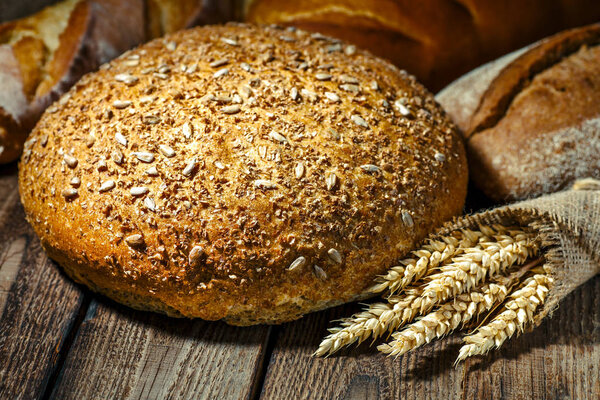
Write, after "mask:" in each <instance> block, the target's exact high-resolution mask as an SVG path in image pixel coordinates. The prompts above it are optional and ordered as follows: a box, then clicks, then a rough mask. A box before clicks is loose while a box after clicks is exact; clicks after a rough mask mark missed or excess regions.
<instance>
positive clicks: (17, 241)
mask: <svg viewBox="0 0 600 400" xmlns="http://www.w3.org/2000/svg"><path fill="white" fill-rule="evenodd" d="M3 168H4V169H3V170H2V172H1V173H0V175H1V176H0V227H1V228H0V398H2V399H19V398H39V397H40V396H41V395H42V394H43V393H44V390H45V388H46V384H47V382H48V379H49V377H50V376H51V374H52V372H53V371H54V369H55V367H56V362H57V359H58V354H59V351H60V349H61V346H62V344H63V341H64V339H65V337H66V336H67V334H68V332H69V330H70V328H71V326H72V323H73V321H74V319H75V317H76V315H77V312H78V310H79V308H80V306H81V302H82V299H83V296H82V294H81V292H80V291H79V289H78V288H77V287H76V286H75V285H74V284H73V283H71V281H69V280H68V279H67V278H66V277H65V276H64V275H63V274H62V273H61V272H60V270H59V269H58V268H57V266H56V265H54V264H53V263H52V262H51V261H50V260H49V259H48V258H47V257H46V255H45V253H44V251H43V250H42V248H41V246H40V243H39V240H38V239H37V237H36V236H35V234H34V233H33V231H32V230H31V228H30V227H29V225H28V224H27V222H26V221H25V216H24V213H23V209H22V207H21V204H20V201H19V196H18V193H17V179H16V168H14V167H13V168H12V169H10V168H11V166H8V167H3ZM9 169H10V170H9Z"/></svg>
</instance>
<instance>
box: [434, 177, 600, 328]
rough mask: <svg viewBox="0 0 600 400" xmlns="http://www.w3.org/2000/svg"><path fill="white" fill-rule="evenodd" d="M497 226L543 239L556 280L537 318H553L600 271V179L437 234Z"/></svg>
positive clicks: (464, 220)
mask: <svg viewBox="0 0 600 400" xmlns="http://www.w3.org/2000/svg"><path fill="white" fill-rule="evenodd" d="M491 224H502V225H504V226H511V225H519V226H522V227H525V226H528V227H530V228H532V229H533V230H534V231H535V232H536V233H537V234H538V235H539V238H540V241H541V245H542V254H543V255H544V258H545V265H544V269H545V270H546V272H547V273H549V274H550V275H551V276H552V277H553V278H554V285H553V286H552V287H551V289H550V291H549V293H548V297H547V299H546V302H545V303H544V306H543V307H542V309H540V311H539V312H538V313H537V314H536V316H535V324H536V325H538V324H539V323H540V322H541V321H542V319H543V318H545V317H546V316H547V315H548V314H551V313H552V312H553V311H554V310H555V309H556V307H558V304H559V302H560V301H561V300H562V299H563V298H564V297H565V296H566V295H567V294H569V293H570V292H571V291H573V290H574V289H576V288H577V287H578V286H580V285H582V284H583V283H585V282H586V281H587V280H589V279H590V278H592V277H594V276H595V275H596V274H598V273H600V182H598V181H594V180H583V181H578V182H576V183H575V184H574V185H573V188H572V189H570V190H566V191H564V192H559V193H554V194H551V195H546V196H542V197H540V198H537V199H532V200H526V201H522V202H519V203H515V204H511V205H507V206H503V207H499V208H495V209H491V210H487V211H483V212H480V213H477V214H473V215H467V216H463V217H459V218H457V219H455V220H454V221H451V222H448V223H447V224H445V225H444V226H443V227H442V228H440V230H438V231H437V232H436V233H435V234H434V235H432V236H433V237H435V236H444V235H447V234H449V233H450V232H452V231H455V230H457V229H461V228H468V229H478V226H479V225H491Z"/></svg>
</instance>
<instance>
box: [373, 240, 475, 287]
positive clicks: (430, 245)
mask: <svg viewBox="0 0 600 400" xmlns="http://www.w3.org/2000/svg"><path fill="white" fill-rule="evenodd" d="M482 236H483V233H482V232H479V231H472V230H470V229H462V230H459V231H456V232H454V233H453V235H450V236H442V237H438V238H435V239H433V238H431V239H428V240H427V241H426V242H425V244H424V245H423V246H422V247H421V249H419V250H417V251H413V252H412V254H413V255H414V256H416V257H417V258H416V259H415V258H406V259H404V260H402V261H400V262H399V264H401V265H397V266H394V267H391V268H390V269H389V270H388V272H387V273H386V274H385V275H383V276H380V277H378V278H377V279H375V282H376V283H375V285H373V286H372V287H370V288H369V291H370V292H371V293H381V292H384V291H388V292H389V293H390V294H394V293H395V292H397V291H399V290H402V289H404V288H405V287H406V286H408V285H410V284H411V283H413V282H414V281H416V280H418V279H420V278H422V277H423V276H424V275H425V274H426V273H427V271H430V270H432V269H434V268H436V267H438V266H440V265H442V264H443V263H444V262H445V261H447V260H449V259H450V258H452V257H454V256H456V255H458V254H461V253H462V252H463V251H464V249H467V248H470V247H473V246H475V244H476V243H477V241H478V240H479V239H480V238H481V237H482Z"/></svg>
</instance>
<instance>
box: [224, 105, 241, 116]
mask: <svg viewBox="0 0 600 400" xmlns="http://www.w3.org/2000/svg"><path fill="white" fill-rule="evenodd" d="M240 110H241V108H240V106H239V105H238V104H232V105H230V106H225V107H223V108H221V112H222V113H224V114H237V113H239V112H240Z"/></svg>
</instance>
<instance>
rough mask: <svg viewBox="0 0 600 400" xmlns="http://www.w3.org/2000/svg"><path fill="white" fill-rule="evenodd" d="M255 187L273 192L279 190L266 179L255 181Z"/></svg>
mask: <svg viewBox="0 0 600 400" xmlns="http://www.w3.org/2000/svg"><path fill="white" fill-rule="evenodd" d="M254 187H255V188H257V189H265V190H272V189H277V185H276V184H274V183H273V182H271V181H268V180H266V179H257V180H255V181H254Z"/></svg>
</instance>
